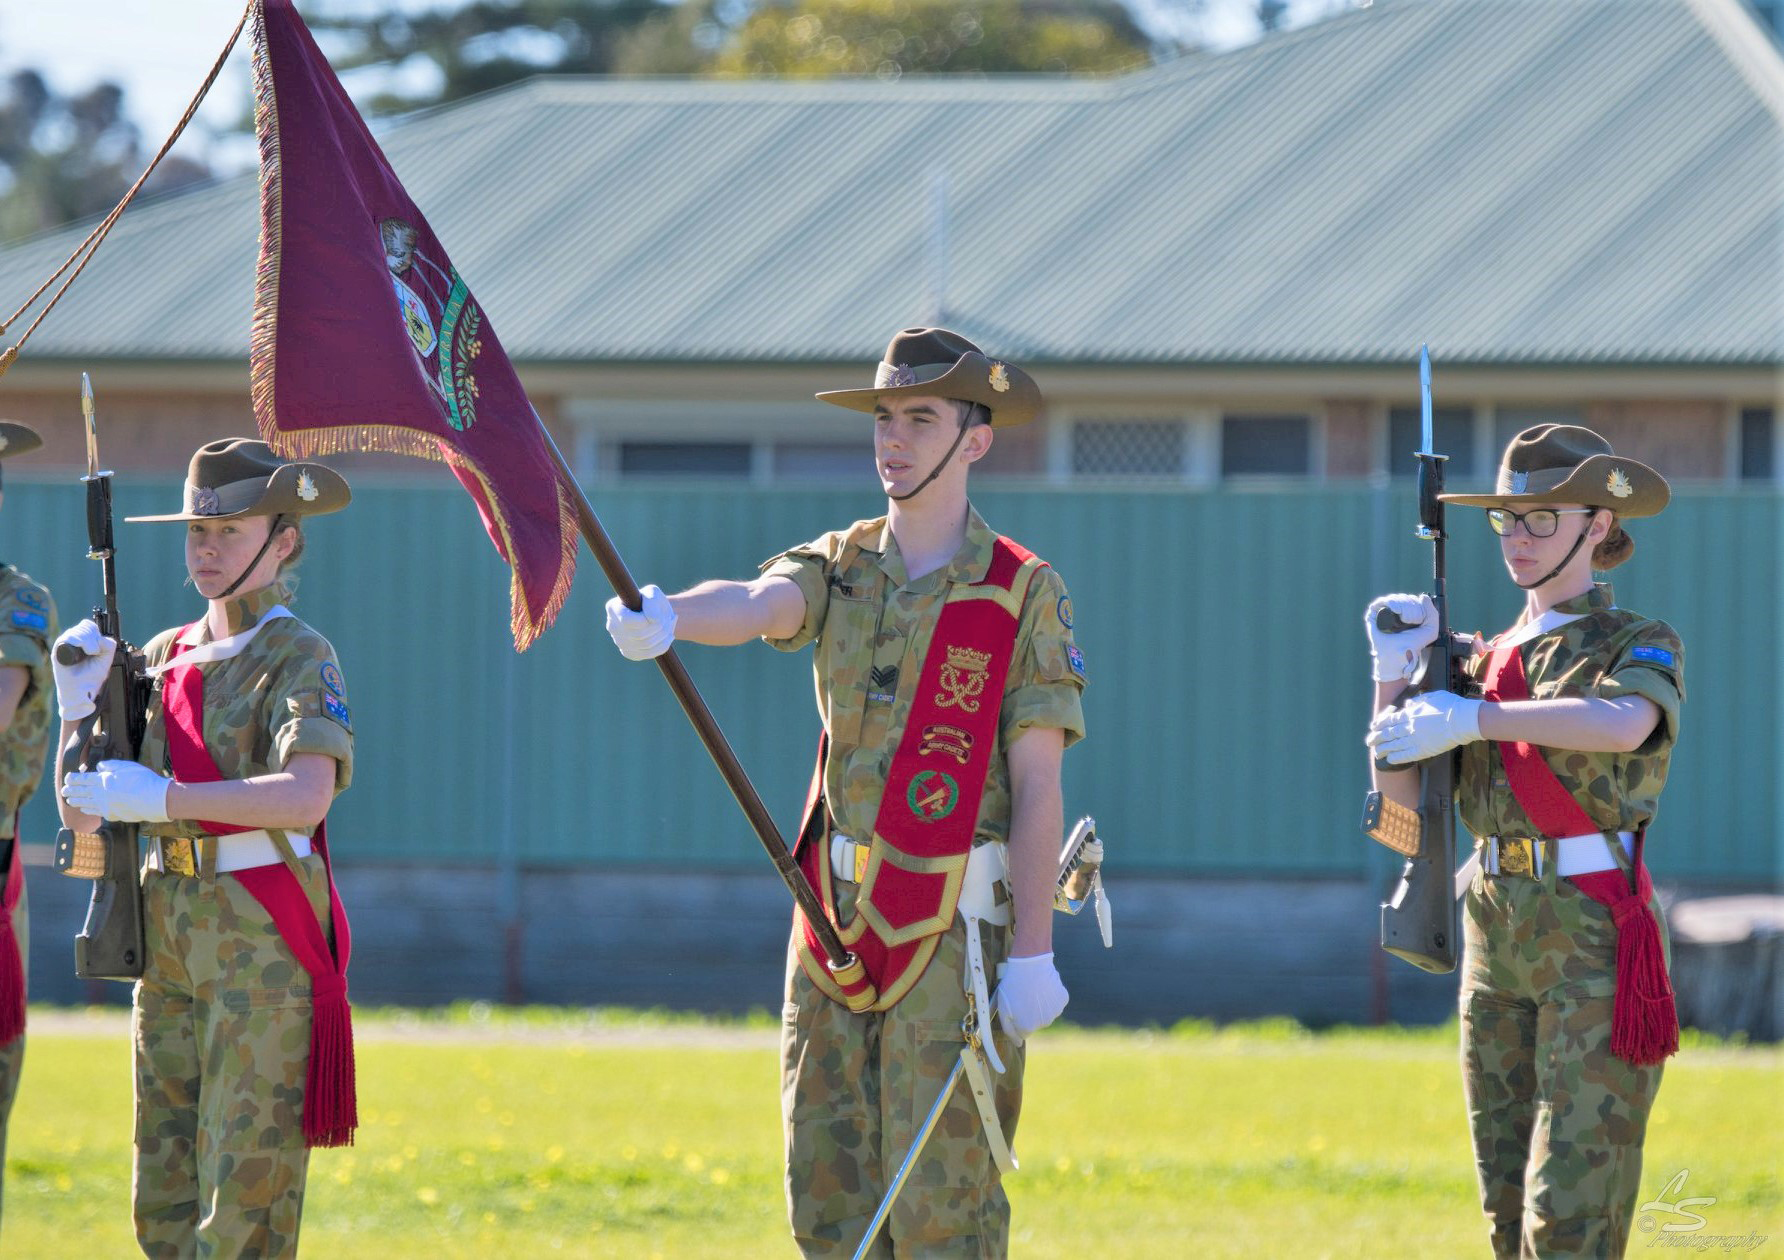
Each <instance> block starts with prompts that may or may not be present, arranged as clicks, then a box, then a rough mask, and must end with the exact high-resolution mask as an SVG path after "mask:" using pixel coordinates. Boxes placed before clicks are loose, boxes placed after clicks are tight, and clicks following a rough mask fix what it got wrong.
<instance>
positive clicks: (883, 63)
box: [715, 0, 1151, 79]
mask: <svg viewBox="0 0 1784 1260" xmlns="http://www.w3.org/2000/svg"><path fill="white" fill-rule="evenodd" d="M1150 60H1151V53H1150V49H1149V45H1148V41H1147V39H1146V36H1145V35H1144V33H1143V32H1141V31H1140V30H1139V28H1138V27H1137V26H1135V24H1134V21H1133V19H1132V18H1131V17H1130V16H1129V15H1128V13H1127V10H1125V9H1123V8H1122V7H1121V6H1120V5H1118V4H1112V3H1103V2H1101V0H1076V2H1074V3H1052V4H1037V3H1033V2H1032V0H1030V2H1027V3H1024V2H1023V0H799V2H798V3H797V4H794V5H791V6H781V5H770V6H764V7H763V8H760V9H758V10H757V11H756V12H754V13H752V14H751V15H750V16H749V17H748V18H747V19H746V20H745V21H744V22H743V24H742V26H741V27H740V28H739V29H738V30H737V31H736V32H735V34H734V35H733V36H732V38H731V39H730V40H729V41H728V42H727V43H726V45H725V47H724V48H723V50H722V51H721V52H720V54H719V56H718V58H717V61H716V64H715V69H716V70H718V71H719V72H721V73H727V74H781V75H792V76H800V77H821V76H828V75H843V74H849V75H877V76H878V77H880V78H883V79H895V78H898V77H900V76H902V75H906V74H996V73H1024V72H1026V73H1063V72H1065V71H1079V72H1085V71H1091V72H1114V71H1120V70H1131V69H1134V68H1136V67H1138V66H1143V65H1145V64H1147V62H1148V61H1150Z"/></svg>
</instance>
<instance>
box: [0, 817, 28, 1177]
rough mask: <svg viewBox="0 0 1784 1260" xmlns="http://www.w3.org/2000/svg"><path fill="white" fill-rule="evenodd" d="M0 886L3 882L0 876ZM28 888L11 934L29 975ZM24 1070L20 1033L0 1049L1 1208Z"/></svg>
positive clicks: (15, 853)
mask: <svg viewBox="0 0 1784 1260" xmlns="http://www.w3.org/2000/svg"><path fill="white" fill-rule="evenodd" d="M18 860H19V857H18V850H17V848H16V847H15V848H14V850H13V861H15V862H16V861H18ZM0 882H4V879H3V875H0ZM30 900H31V886H30V885H29V884H27V885H25V886H24V887H22V888H20V889H19V904H18V905H17V906H16V907H14V909H13V912H12V930H13V934H14V935H15V936H17V937H18V941H19V961H20V962H21V963H23V964H24V967H25V974H26V975H27V976H28V975H30V974H31V916H30V912H29V902H30ZM24 1067H25V1034H24V1033H20V1034H19V1035H18V1036H16V1037H14V1038H13V1039H12V1040H11V1041H9V1042H7V1043H6V1044H5V1045H3V1046H0V1207H4V1204H5V1189H6V1183H5V1171H6V1126H7V1125H8V1124H9V1123H10V1122H11V1121H12V1100H13V1099H14V1098H16V1097H18V1093H19V1073H20V1072H22V1071H23V1070H24Z"/></svg>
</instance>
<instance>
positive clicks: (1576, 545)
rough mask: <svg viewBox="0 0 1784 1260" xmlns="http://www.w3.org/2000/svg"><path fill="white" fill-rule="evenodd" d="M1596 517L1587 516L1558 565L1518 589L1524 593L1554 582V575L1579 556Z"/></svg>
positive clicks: (1594, 514)
mask: <svg viewBox="0 0 1784 1260" xmlns="http://www.w3.org/2000/svg"><path fill="white" fill-rule="evenodd" d="M1597 516H1598V513H1596V512H1594V513H1593V514H1592V515H1591V516H1588V517H1587V518H1586V523H1585V524H1584V525H1582V526H1581V527H1580V536H1579V537H1578V538H1576V539H1574V540H1573V546H1571V547H1569V548H1568V549H1567V554H1566V555H1564V556H1562V557H1561V563H1560V564H1557V565H1556V566H1555V567H1554V568H1552V569H1550V570H1549V571H1548V572H1547V573H1545V574H1543V576H1541V577H1539V578H1537V579H1536V581H1534V582H1519V583H1518V589H1520V590H1525V591H1533V590H1535V589H1536V588H1537V587H1539V586H1541V585H1543V584H1544V583H1545V582H1552V581H1554V579H1555V575H1556V574H1557V573H1559V572H1561V570H1563V569H1565V568H1566V567H1567V565H1568V562H1569V561H1571V560H1572V559H1573V558H1574V557H1575V556H1576V555H1578V554H1579V550H1580V544H1581V543H1583V542H1585V541H1586V535H1587V534H1589V533H1591V532H1592V522H1593V521H1594V520H1596V519H1597Z"/></svg>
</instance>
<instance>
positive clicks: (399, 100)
mask: <svg viewBox="0 0 1784 1260" xmlns="http://www.w3.org/2000/svg"><path fill="white" fill-rule="evenodd" d="M679 7H680V6H675V5H670V4H663V3H659V2H658V0H507V2H505V3H504V2H503V0H475V2H474V3H471V4H467V5H463V6H462V7H457V8H451V9H446V10H433V11H429V12H425V13H419V14H405V13H401V12H390V13H379V14H372V15H370V16H329V15H327V14H326V13H323V14H316V15H313V16H310V17H308V18H307V19H306V20H307V21H308V22H309V24H310V26H311V27H312V28H313V29H314V30H316V31H317V32H318V33H319V34H323V33H326V34H327V35H332V36H334V37H335V41H331V42H330V43H329V44H328V45H327V51H328V53H329V60H330V61H331V62H332V63H333V65H334V67H335V69H336V70H337V71H343V72H346V71H352V70H357V69H361V68H366V67H382V68H386V69H393V68H396V67H400V66H409V65H413V64H414V63H415V62H416V60H417V59H419V60H422V61H426V62H430V63H432V65H433V67H434V69H435V70H436V71H437V87H435V88H434V89H433V90H430V91H422V92H414V91H411V92H403V91H398V90H394V89H392V90H387V91H383V92H379V93H376V94H374V95H371V96H369V97H366V98H364V99H363V100H361V101H360V105H361V108H364V109H368V110H369V111H370V112H372V113H381V114H389V113H400V112H402V111H404V110H410V109H415V108H418V107H420V106H423V105H436V104H440V103H443V102H446V101H456V100H459V99H461V98H463V97H466V96H472V95H475V94H476V93H478V92H487V91H489V90H490V89H492V88H498V87H502V86H505V85H506V84H509V83H513V82H516V81H518V80H520V79H526V78H530V77H532V76H533V75H536V74H613V73H616V72H623V71H624V69H625V66H624V64H623V63H624V61H625V57H624V55H623V54H624V51H625V48H626V45H627V43H628V37H629V36H632V35H634V34H635V33H637V32H638V31H639V30H640V29H641V28H645V27H650V28H652V29H653V30H654V31H656V32H658V34H659V41H660V37H661V34H662V33H664V32H672V31H674V30H675V29H677V27H678V24H677V23H676V22H675V21H674V18H675V16H676V11H677V9H678V8H679ZM679 25H681V26H685V25H686V24H685V23H682V24H679ZM687 38H690V36H687V35H684V36H683V39H684V40H686V39H687ZM337 44H344V45H345V50H344V51H338V50H337ZM666 51H668V52H671V53H672V52H673V51H674V50H666ZM669 59H670V60H673V57H672V56H671V57H670V58H669Z"/></svg>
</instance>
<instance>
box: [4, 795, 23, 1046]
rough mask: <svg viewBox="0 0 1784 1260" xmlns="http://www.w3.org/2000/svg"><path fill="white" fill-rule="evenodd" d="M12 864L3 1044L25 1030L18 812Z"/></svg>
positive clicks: (6, 901) (8, 886)
mask: <svg viewBox="0 0 1784 1260" xmlns="http://www.w3.org/2000/svg"><path fill="white" fill-rule="evenodd" d="M12 834H13V842H12V866H11V868H10V869H9V870H8V871H7V872H6V891H5V892H4V893H0V1046H9V1045H11V1044H12V1043H13V1042H14V1041H15V1040H17V1039H18V1038H19V1037H21V1036H23V1035H24V1032H25V960H24V956H23V952H22V951H21V950H20V949H19V938H18V933H17V931H16V930H15V929H14V927H13V923H12V912H13V911H14V910H17V909H18V908H19V897H20V896H21V895H22V894H23V893H24V891H25V855H24V854H23V853H21V852H20V851H19V840H18V834H19V827H18V815H16V814H15V815H13V826H12Z"/></svg>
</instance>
